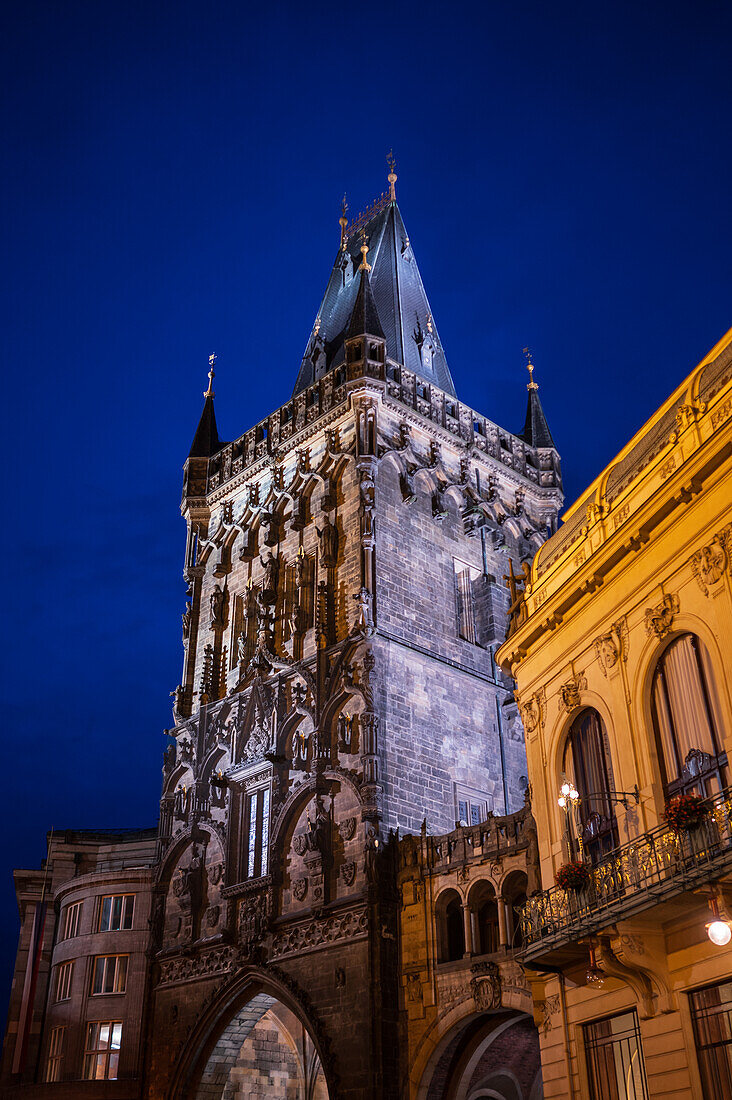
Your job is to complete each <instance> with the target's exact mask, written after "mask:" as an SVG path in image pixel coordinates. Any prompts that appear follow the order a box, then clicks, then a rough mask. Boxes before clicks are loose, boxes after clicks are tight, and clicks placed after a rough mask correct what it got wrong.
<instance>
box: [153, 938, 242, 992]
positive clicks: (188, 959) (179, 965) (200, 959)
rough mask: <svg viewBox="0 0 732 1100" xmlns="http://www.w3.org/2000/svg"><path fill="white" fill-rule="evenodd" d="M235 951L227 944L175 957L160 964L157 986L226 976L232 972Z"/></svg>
mask: <svg viewBox="0 0 732 1100" xmlns="http://www.w3.org/2000/svg"><path fill="white" fill-rule="evenodd" d="M236 955H237V951H236V948H235V947H231V946H230V945H229V944H221V945H218V946H216V947H211V948H209V949H208V950H205V951H199V952H197V953H196V954H190V955H175V956H174V957H173V958H170V959H163V960H162V961H161V962H160V981H159V983H158V984H159V985H173V984H178V983H182V982H195V981H201V980H202V979H204V978H210V977H213V975H214V974H226V973H227V972H228V971H230V970H232V969H233V967H234V964H235V961H236Z"/></svg>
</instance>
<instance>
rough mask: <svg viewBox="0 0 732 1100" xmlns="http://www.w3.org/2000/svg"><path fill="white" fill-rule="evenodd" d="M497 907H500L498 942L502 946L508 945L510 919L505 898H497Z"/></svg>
mask: <svg viewBox="0 0 732 1100" xmlns="http://www.w3.org/2000/svg"><path fill="white" fill-rule="evenodd" d="M496 908H497V909H498V942H499V943H500V945H501V947H508V921H507V920H506V916H507V914H506V901H505V899H504V898H496Z"/></svg>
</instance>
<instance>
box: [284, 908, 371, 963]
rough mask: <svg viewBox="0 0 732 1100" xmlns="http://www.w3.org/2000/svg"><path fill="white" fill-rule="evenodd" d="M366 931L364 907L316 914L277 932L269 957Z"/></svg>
mask: <svg viewBox="0 0 732 1100" xmlns="http://www.w3.org/2000/svg"><path fill="white" fill-rule="evenodd" d="M367 931H368V916H367V914H366V910H365V909H360V910H354V909H351V910H349V911H348V912H347V913H339V914H336V915H333V916H331V917H325V918H318V917H315V918H313V919H312V920H309V921H307V922H305V923H302V924H296V925H293V926H291V927H290V928H286V929H283V930H282V931H281V932H279V933H278V934H277V936H276V937H275V940H274V944H273V946H272V957H273V958H281V957H282V956H284V955H296V954H299V953H300V952H302V951H307V950H308V949H310V948H313V947H320V945H321V944H327V943H337V942H339V941H342V940H351V939H355V938H356V936H365V935H366V934H367Z"/></svg>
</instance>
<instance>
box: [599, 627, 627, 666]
mask: <svg viewBox="0 0 732 1100" xmlns="http://www.w3.org/2000/svg"><path fill="white" fill-rule="evenodd" d="M595 653H596V654H597V661H598V664H599V665H600V668H601V669H602V674H603V676H607V675H608V673H609V672H610V669H612V668H615V666H616V665H617V663H618V661H619V660H621V659H622V660H623V661H627V660H628V624H627V622H626V621H625V619H618V621H617V622H616V623H613V624H612V626H611V628H610V630H608V631H607V632H606V633H605V634H601V635H600V637H599V638H595Z"/></svg>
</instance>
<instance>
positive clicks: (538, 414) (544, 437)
mask: <svg viewBox="0 0 732 1100" xmlns="http://www.w3.org/2000/svg"><path fill="white" fill-rule="evenodd" d="M524 355H525V356H526V369H527V370H528V372H529V381H528V383H527V385H526V389H527V390H528V391H529V400H528V402H527V405H526V420H525V422H524V430H523V432H522V433H521V438H522V439H523V441H524V442H525V443H528V445H529V446H530V447H554V440H553V439H552V433H551V432H550V431H549V425H548V424H547V422H546V417H545V416H544V410H543V409H542V407H541V401H540V400H539V386H538V383H536V382H535V381H534V364H533V362H532V358H531V352H530V351H529V349H528V348H524Z"/></svg>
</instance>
